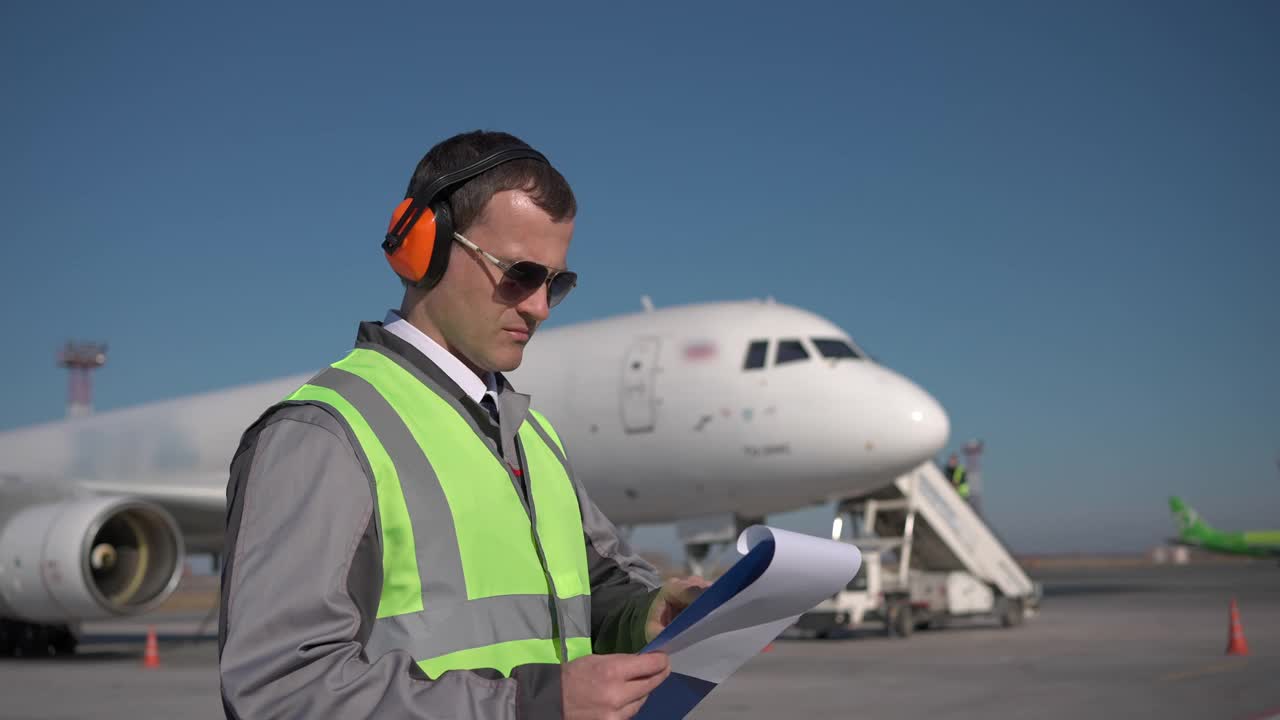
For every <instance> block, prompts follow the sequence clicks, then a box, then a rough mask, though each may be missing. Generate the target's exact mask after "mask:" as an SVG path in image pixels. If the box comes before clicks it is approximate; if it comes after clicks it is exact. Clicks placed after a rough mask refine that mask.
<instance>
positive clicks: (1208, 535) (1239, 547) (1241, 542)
mask: <svg viewBox="0 0 1280 720" xmlns="http://www.w3.org/2000/svg"><path fill="white" fill-rule="evenodd" d="M1169 509H1170V510H1172V511H1173V516H1174V518H1175V519H1177V521H1178V538H1177V541H1178V542H1179V543H1181V544H1183V545H1192V546H1194V547H1199V548H1204V549H1205V550H1211V551H1213V552H1219V553H1225V554H1228V555H1254V556H1259V557H1267V556H1271V557H1280V530H1249V531H1245V532H1224V531H1222V530H1215V529H1214V528H1212V527H1209V524H1208V523H1206V522H1205V521H1204V520H1203V519H1201V517H1200V514H1199V513H1197V512H1196V511H1195V509H1194V508H1192V507H1191V506H1190V505H1188V504H1186V503H1184V502H1182V498H1179V497H1171V498H1169Z"/></svg>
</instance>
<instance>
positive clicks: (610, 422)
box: [0, 300, 950, 655]
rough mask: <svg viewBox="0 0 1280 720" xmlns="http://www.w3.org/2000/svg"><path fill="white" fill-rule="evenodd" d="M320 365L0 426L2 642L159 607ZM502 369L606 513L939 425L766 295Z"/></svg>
mask: <svg viewBox="0 0 1280 720" xmlns="http://www.w3.org/2000/svg"><path fill="white" fill-rule="evenodd" d="M334 359H335V360H337V359H338V358H336V357H335V358H334ZM312 375H313V373H304V374H299V375H295V376H291V377H287V378H283V379H279V380H273V381H269V382H263V383H257V384H252V385H247V386H241V387H235V388H231V389H226V390H221V391H216V392H207V393H201V394H197V395H191V396H187V397H182V398H177V399H172V400H165V401H161V402H155V403H151V404H147V405H142V406H138V407H132V408H126V409H121V410H114V411H110V412H102V413H97V414H92V415H88V416H86V417H78V418H71V419H68V420H63V421H58V422H51V423H46V424H42V425H37V426H33V427H28V428H22V429H17V430H12V431H8V432H4V433H0V655H4V654H11V653H13V652H15V651H16V652H18V653H19V654H24V653H25V654H48V653H57V652H71V651H73V650H74V647H75V643H76V628H77V627H78V623H79V622H81V621H84V620H96V619H106V618H111V617H117V616H122V615H133V614H138V613H142V612H146V611H148V610H151V609H153V608H155V607H156V606H157V605H159V604H160V603H162V602H163V601H164V600H165V599H166V598H167V597H168V596H169V595H170V594H171V593H172V592H173V590H174V588H175V587H176V585H177V582H178V580H179V577H180V575H181V572H182V568H183V566H184V558H185V554H186V553H187V552H209V553H214V554H215V556H216V553H218V552H219V551H220V549H221V545H222V532H223V524H224V513H225V492H226V482H227V475H228V466H229V463H230V460H231V456H232V454H233V452H234V451H235V449H236V447H237V444H238V441H239V438H240V435H241V433H242V432H243V431H244V430H245V428H246V427H248V425H249V424H250V423H252V422H253V421H254V419H255V418H256V417H257V416H258V415H259V414H260V413H261V412H262V411H263V410H265V409H266V408H267V407H269V406H270V405H272V404H274V403H276V402H278V401H279V400H281V399H283V398H284V397H286V396H287V395H289V394H290V393H291V392H292V391H293V390H295V389H296V388H297V387H299V386H300V385H302V384H303V383H304V382H306V381H307V380H308V379H309V378H310V377H312ZM508 375H509V377H510V379H511V382H512V384H513V385H514V387H516V388H518V389H519V390H521V391H522V392H528V393H531V394H532V396H533V401H534V406H535V407H537V408H538V409H539V410H540V411H542V412H543V413H544V414H545V415H546V416H547V417H548V418H549V419H550V420H551V421H552V423H554V425H555V427H556V429H557V431H558V433H559V435H560V437H561V439H562V441H563V442H564V444H565V447H566V449H567V451H568V454H569V457H570V459H571V461H572V462H573V464H574V469H575V473H576V475H577V476H578V477H579V478H580V479H581V481H582V482H583V483H584V485H585V486H586V487H587V490H588V492H589V493H590V494H591V496H592V498H593V500H594V501H595V502H596V504H597V505H599V507H600V508H601V509H602V510H603V511H604V512H605V514H606V515H608V516H609V517H610V518H611V519H612V520H613V521H614V522H615V523H616V524H618V525H635V524H645V523H658V522H671V521H677V520H680V519H683V518H690V517H699V516H700V517H705V516H715V515H721V514H723V515H727V516H728V517H731V518H732V519H733V520H734V523H735V525H736V526H738V527H745V526H746V525H748V524H751V523H752V522H757V521H759V519H762V518H763V517H764V516H765V515H766V514H768V513H776V512H784V511H788V510H793V509H797V508H802V507H805V506H809V505H814V504H821V503H823V502H828V501H830V500H833V499H838V498H840V497H844V496H847V495H850V494H855V493H859V492H863V491H866V490H869V489H874V488H877V487H881V486H883V485H885V484H888V483H889V482H892V480H893V478H895V477H897V476H898V475H900V474H902V473H903V472H906V471H907V470H909V469H911V468H914V467H917V466H919V465H920V464H921V463H923V462H925V461H927V460H929V459H930V458H932V457H933V456H934V454H936V453H937V452H938V451H939V450H941V448H942V447H943V446H944V445H945V443H946V441H947V437H948V434H949V431H950V426H949V420H948V418H947V415H946V413H945V412H944V410H943V409H942V407H941V406H940V405H939V404H938V403H937V401H935V400H934V398H933V397H931V396H930V395H929V394H928V393H927V392H925V391H924V390H923V389H921V388H920V387H919V386H917V385H916V384H915V383H913V382H912V381H911V380H909V379H907V378H906V377H904V376H902V375H900V374H898V373H895V372H894V371H893V370H890V369H889V368H887V367H884V366H883V365H881V364H879V363H878V362H875V361H873V360H871V359H870V358H869V357H868V356H867V354H866V353H865V352H863V351H862V350H861V349H860V348H859V347H858V346H857V345H856V344H855V343H854V342H853V340H852V339H851V338H850V337H849V335H848V334H847V333H845V332H844V331H843V330H841V329H840V328H839V327H837V326H836V325H835V324H833V323H831V322H830V321H828V320H826V319H824V318H822V317H820V316H818V315H816V314H814V313H811V312H808V311H806V310H802V309H799V308H795V307H792V306H788V305H784V304H780V303H776V302H773V301H772V300H765V301H758V300H757V301H739V302H716V303H707V304H699V305H689V306H682V307H672V308H662V309H657V310H655V309H653V308H652V305H651V304H649V303H646V306H645V310H644V311H643V312H638V313H634V314H628V315H622V316H617V317H611V318H607V319H601V320H596V321H592V322H584V323H581V324H573V325H567V326H563V327H559V328H552V329H547V330H543V331H540V332H538V333H537V339H536V340H535V341H534V342H532V343H531V344H530V345H529V347H528V349H527V350H526V352H525V358H524V361H523V363H522V365H521V367H520V368H519V369H518V370H516V371H515V372H512V373H509V374H508ZM3 618H8V619H7V620H5V619H3Z"/></svg>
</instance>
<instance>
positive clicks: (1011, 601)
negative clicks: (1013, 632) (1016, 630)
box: [1000, 598, 1024, 627]
mask: <svg viewBox="0 0 1280 720" xmlns="http://www.w3.org/2000/svg"><path fill="white" fill-rule="evenodd" d="M1023 617H1024V615H1023V611H1022V600H1021V599H1020V598H1018V599H1015V598H1004V607H1002V608H1001V611H1000V624H1001V625H1003V626H1005V627H1017V626H1019V625H1021V624H1022V620H1023Z"/></svg>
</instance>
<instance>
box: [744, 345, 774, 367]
mask: <svg viewBox="0 0 1280 720" xmlns="http://www.w3.org/2000/svg"><path fill="white" fill-rule="evenodd" d="M768 353H769V341H768V340H752V341H751V344H750V345H748V346H747V359H746V361H745V362H743V363H742V369H743V370H759V369H760V368H762V367H764V359H765V356H766V355H768Z"/></svg>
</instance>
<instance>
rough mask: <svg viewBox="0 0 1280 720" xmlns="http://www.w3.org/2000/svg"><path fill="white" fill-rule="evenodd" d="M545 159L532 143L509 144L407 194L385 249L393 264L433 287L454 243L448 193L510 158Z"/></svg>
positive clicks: (409, 278) (419, 282) (407, 276)
mask: <svg viewBox="0 0 1280 720" xmlns="http://www.w3.org/2000/svg"><path fill="white" fill-rule="evenodd" d="M524 159H529V160H537V161H539V162H544V163H547V164H548V165H550V164H551V163H549V162H547V159H546V158H545V157H543V155H542V153H540V152H538V151H537V150H534V149H532V148H527V147H522V148H508V149H506V150H499V151H497V152H494V153H491V154H489V155H487V156H485V157H483V158H481V159H479V160H477V161H476V162H474V163H472V164H470V165H468V166H466V167H464V168H462V169H461V170H457V171H454V172H451V173H447V174H445V175H441V176H440V177H438V178H436V179H435V180H433V181H431V183H430V184H429V185H427V187H426V188H424V189H423V190H422V191H421V192H419V193H416V194H414V195H412V196H410V197H407V198H405V199H404V200H403V201H402V202H401V203H400V204H399V205H398V206H396V209H395V212H394V213H392V215H391V225H390V226H389V227H388V228H387V235H386V238H385V239H384V240H383V241H382V250H383V252H385V253H386V255H387V262H389V263H390V264H391V269H392V270H395V271H396V274H397V275H399V276H400V277H402V278H404V279H405V280H406V281H408V282H411V283H413V284H414V285H415V286H417V287H420V288H423V289H427V288H431V287H434V286H435V284H436V283H438V282H440V278H442V277H444V272H445V270H447V269H448V267H449V251H450V249H451V247H452V245H453V217H452V215H451V211H450V207H449V195H451V194H452V193H453V191H454V190H457V189H458V188H459V187H461V186H462V185H463V184H464V183H465V182H467V181H468V180H471V179H472V178H474V177H476V176H478V175H481V174H483V173H485V172H488V171H489V170H492V169H493V168H495V167H497V166H499V165H501V164H503V163H506V162H511V161H512V160H524Z"/></svg>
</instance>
